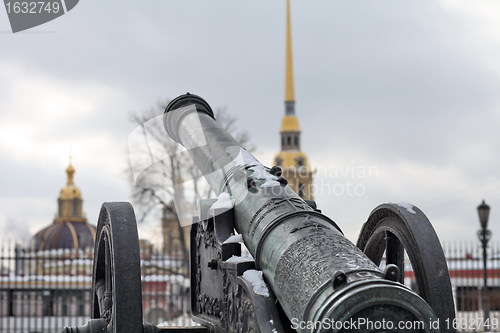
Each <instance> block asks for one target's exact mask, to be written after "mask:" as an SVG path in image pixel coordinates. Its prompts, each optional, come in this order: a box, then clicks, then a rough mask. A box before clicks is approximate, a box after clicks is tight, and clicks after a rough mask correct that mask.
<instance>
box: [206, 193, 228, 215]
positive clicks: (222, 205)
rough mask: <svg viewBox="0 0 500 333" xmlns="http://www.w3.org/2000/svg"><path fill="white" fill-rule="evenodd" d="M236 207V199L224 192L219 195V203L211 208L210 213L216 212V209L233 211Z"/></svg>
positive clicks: (215, 203)
mask: <svg viewBox="0 0 500 333" xmlns="http://www.w3.org/2000/svg"><path fill="white" fill-rule="evenodd" d="M233 207H234V199H233V197H231V196H230V195H229V193H227V192H222V193H221V194H219V196H218V197H217V201H216V202H214V203H213V205H212V206H210V209H209V210H210V211H213V210H216V209H226V210H227V209H231V208H233Z"/></svg>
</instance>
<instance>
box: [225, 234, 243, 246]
mask: <svg viewBox="0 0 500 333" xmlns="http://www.w3.org/2000/svg"><path fill="white" fill-rule="evenodd" d="M241 242H243V236H241V235H240V234H236V235H232V236H229V238H228V239H226V240H225V241H224V243H222V244H228V243H241Z"/></svg>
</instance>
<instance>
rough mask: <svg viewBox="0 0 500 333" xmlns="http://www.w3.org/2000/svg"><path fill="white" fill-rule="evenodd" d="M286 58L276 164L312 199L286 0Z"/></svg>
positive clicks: (298, 191)
mask: <svg viewBox="0 0 500 333" xmlns="http://www.w3.org/2000/svg"><path fill="white" fill-rule="evenodd" d="M285 53H286V56H285V61H286V63H285V115H284V117H283V119H282V121H281V129H280V135H281V151H280V152H279V153H278V155H276V157H275V158H274V163H275V164H276V165H278V166H280V167H281V168H282V169H283V177H285V178H286V179H287V180H288V184H289V185H290V187H291V188H292V189H293V190H294V191H295V192H297V193H298V194H299V195H300V196H301V197H302V198H304V199H308V200H312V174H313V172H312V169H311V166H310V165H309V159H308V158H307V155H306V154H305V153H304V152H302V151H301V150H300V134H301V132H300V126H299V119H298V118H297V116H296V115H295V88H294V81H293V57H292V23H291V14H290V0H287V1H286V52H285Z"/></svg>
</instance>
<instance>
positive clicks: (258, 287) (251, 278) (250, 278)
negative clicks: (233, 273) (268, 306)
mask: <svg viewBox="0 0 500 333" xmlns="http://www.w3.org/2000/svg"><path fill="white" fill-rule="evenodd" d="M243 278H244V279H245V280H246V281H247V282H249V283H250V284H251V285H252V287H253V291H254V292H255V293H256V294H257V295H262V296H265V297H269V289H267V285H266V282H265V281H264V278H263V277H262V271H257V270H255V269H249V270H247V271H245V273H243Z"/></svg>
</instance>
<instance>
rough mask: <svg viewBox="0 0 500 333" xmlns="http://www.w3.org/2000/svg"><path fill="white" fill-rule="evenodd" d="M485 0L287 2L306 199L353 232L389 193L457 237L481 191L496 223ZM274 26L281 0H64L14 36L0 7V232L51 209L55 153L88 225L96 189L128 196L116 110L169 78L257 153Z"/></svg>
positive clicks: (492, 29) (275, 52) (267, 130)
mask: <svg viewBox="0 0 500 333" xmlns="http://www.w3.org/2000/svg"><path fill="white" fill-rule="evenodd" d="M498 13H500V3H499V2H498V1H479V0H476V1H460V0H449V1H444V0H443V1H423V0H415V1H378V0H377V1H352V0H344V1H337V0H329V1H326V0H321V1H320V0H307V1H305V0H301V1H299V0H292V20H293V22H292V24H293V48H294V68H295V88H296V99H297V104H296V110H297V114H298V116H299V119H300V124H301V127H302V138H303V139H302V143H303V150H304V151H305V152H306V153H307V154H308V155H309V157H310V159H311V164H312V165H313V167H314V168H317V169H318V171H317V173H316V176H315V177H316V178H315V179H316V185H317V186H318V188H319V189H323V190H322V191H319V192H318V194H317V196H316V200H317V202H318V205H319V206H320V208H321V209H322V210H323V212H324V213H325V214H326V215H328V216H330V217H331V218H332V219H334V220H335V221H336V222H337V224H338V225H339V226H340V227H341V228H342V229H343V230H344V232H345V234H346V235H347V236H348V238H349V239H351V240H352V241H355V240H356V239H357V235H358V232H359V230H360V228H361V225H362V223H363V222H364V221H365V220H366V218H367V217H368V215H369V213H370V211H371V210H372V209H374V208H375V207H376V206H377V205H379V204H381V203H384V202H399V201H407V202H410V203H413V204H415V205H417V206H418V207H420V208H421V209H422V210H423V211H424V213H426V214H427V216H428V217H429V218H430V219H431V221H432V222H433V225H434V227H435V229H436V231H437V233H438V235H439V237H440V239H441V240H442V241H452V240H460V241H468V240H474V239H475V238H476V235H475V232H476V230H477V229H478V227H479V222H478V217H477V212H476V207H477V205H478V204H479V203H480V201H481V200H482V199H483V198H484V199H485V200H486V202H487V203H488V204H490V205H491V206H492V211H491V215H490V225H491V229H492V231H493V239H494V240H495V239H496V238H500V174H499V170H500V154H499V152H500V94H499V93H500V16H499V15H498ZM284 28H285V1H284V0H280V1H269V0H266V1H264V0H256V1H252V2H247V1H239V0H224V1H223V0H210V1H193V0H163V1H153V0H152V1H147V2H132V1H130V2H124V1H106V2H102V1H101V2H95V1H94V2H92V1H81V2H80V3H79V4H78V5H77V6H76V7H75V9H73V10H72V11H71V12H69V13H67V14H66V15H64V16H62V17H60V18H58V19H56V20H54V21H51V22H49V23H47V24H45V25H42V26H39V27H37V28H34V29H31V30H28V31H26V32H21V33H16V34H12V33H11V32H10V26H9V23H8V19H7V15H6V13H5V11H4V10H3V9H2V8H0V41H1V43H0V45H1V46H0V175H1V176H0V179H1V183H0V185H1V186H0V233H1V234H0V238H5V237H29V236H30V234H33V233H34V232H36V231H37V230H38V229H40V228H42V227H43V226H45V225H47V224H49V223H51V222H52V219H53V217H54V214H55V212H56V206H57V201H56V198H57V195H58V192H59V189H60V188H61V187H62V186H63V185H64V183H65V181H66V175H65V173H64V170H65V168H66V165H67V163H68V155H69V154H70V152H71V154H72V156H73V161H74V163H73V164H74V166H75V168H76V175H75V182H76V184H77V185H78V186H79V187H80V189H81V190H82V193H83V196H84V210H85V211H86V213H87V216H88V218H89V220H90V221H91V222H92V223H95V222H96V220H97V215H98V212H99V207H100V204H101V203H102V202H104V201H120V200H126V201H129V200H131V198H130V185H129V184H128V183H127V178H126V176H125V170H126V164H127V163H128V159H127V137H128V135H129V134H130V133H131V131H132V130H133V129H134V127H135V126H134V124H133V123H132V122H130V120H129V118H130V114H132V113H134V112H138V111H141V110H147V109H149V108H150V107H152V106H154V105H155V104H156V103H157V102H158V101H160V100H167V99H170V98H173V97H176V96H177V95H179V94H181V93H185V92H186V91H189V92H192V93H196V94H199V95H201V96H203V97H204V98H205V99H206V100H207V101H208V102H209V103H210V104H211V105H212V107H213V108H218V107H227V109H228V111H229V112H230V113H231V114H233V115H234V116H235V117H236V118H237V119H238V125H239V127H240V128H245V129H246V130H248V131H249V132H250V133H251V136H252V142H253V143H254V145H255V146H256V147H258V150H257V152H256V156H257V157H258V158H259V159H260V160H261V161H262V162H263V163H264V164H267V165H269V164H270V163H271V162H272V159H273V156H274V154H275V153H277V152H278V150H279V134H278V129H279V126H280V121H281V117H282V116H283V114H284V106H283V96H284V43H285V38H284V37H285V31H284ZM363 170H364V171H367V170H368V171H369V172H365V173H360V172H362V171H363ZM349 184H351V186H357V187H356V188H357V193H350V194H349V193H347V192H348V187H349V186H350V185H349ZM328 188H329V189H330V191H328ZM351 189H354V188H351ZM151 230H154V226H153V225H151V226H144V227H143V230H142V234H143V235H148V234H150V232H151Z"/></svg>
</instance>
